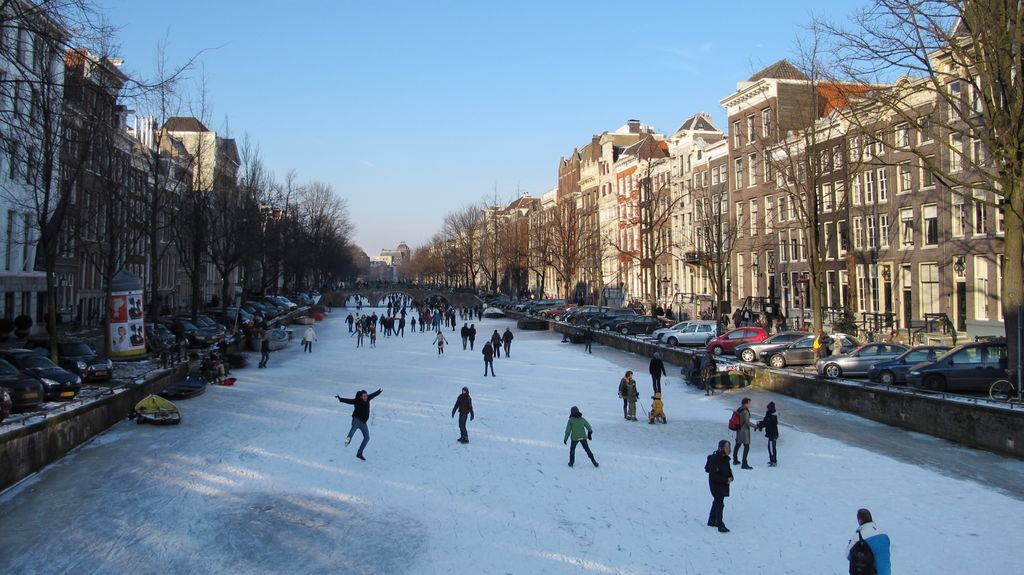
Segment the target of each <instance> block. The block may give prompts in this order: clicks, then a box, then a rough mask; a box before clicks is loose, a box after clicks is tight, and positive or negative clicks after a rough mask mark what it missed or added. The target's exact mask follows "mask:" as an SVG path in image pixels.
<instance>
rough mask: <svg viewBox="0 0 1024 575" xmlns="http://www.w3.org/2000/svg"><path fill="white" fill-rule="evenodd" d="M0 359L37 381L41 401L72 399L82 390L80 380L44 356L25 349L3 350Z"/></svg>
mask: <svg viewBox="0 0 1024 575" xmlns="http://www.w3.org/2000/svg"><path fill="white" fill-rule="evenodd" d="M0 359H3V360H4V361H6V362H7V363H9V364H11V365H13V366H14V367H15V368H17V369H19V370H21V372H22V373H25V374H26V375H30V376H32V377H34V378H36V379H38V380H39V381H40V382H41V383H42V384H43V392H44V397H43V399H44V400H46V401H51V400H57V399H74V397H75V396H76V395H78V392H79V391H81V390H82V378H81V377H78V376H77V375H75V374H73V373H71V372H70V371H67V370H66V369H63V368H61V367H60V366H58V365H57V364H55V363H53V362H52V361H50V358H48V357H46V356H45V355H42V354H39V353H36V352H34V351H29V350H27V349H5V350H2V351H0Z"/></svg>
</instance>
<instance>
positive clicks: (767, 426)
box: [757, 401, 779, 467]
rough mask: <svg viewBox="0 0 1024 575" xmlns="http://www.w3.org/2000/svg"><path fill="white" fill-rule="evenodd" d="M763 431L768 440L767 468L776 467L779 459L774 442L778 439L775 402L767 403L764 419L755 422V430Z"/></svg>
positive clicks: (777, 419) (777, 418)
mask: <svg viewBox="0 0 1024 575" xmlns="http://www.w3.org/2000/svg"><path fill="white" fill-rule="evenodd" d="M762 429H763V430H764V436H765V437H767V438H768V467H778V465H779V457H778V455H779V454H778V449H777V447H776V445H775V442H776V441H777V440H778V439H779V416H778V414H777V413H776V412H775V402H774V401H769V402H768V408H767V409H766V410H765V414H764V419H762V420H761V421H758V422H757V430H758V431H761V430H762Z"/></svg>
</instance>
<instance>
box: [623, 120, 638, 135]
mask: <svg viewBox="0 0 1024 575" xmlns="http://www.w3.org/2000/svg"><path fill="white" fill-rule="evenodd" d="M626 125H627V126H629V133H630V134H639V133H640V120H630V121H628V122H626Z"/></svg>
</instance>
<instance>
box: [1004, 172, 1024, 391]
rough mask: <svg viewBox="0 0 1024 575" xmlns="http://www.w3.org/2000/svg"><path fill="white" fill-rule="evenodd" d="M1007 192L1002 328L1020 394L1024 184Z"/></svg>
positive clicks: (1011, 185)
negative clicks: (1004, 331)
mask: <svg viewBox="0 0 1024 575" xmlns="http://www.w3.org/2000/svg"><path fill="white" fill-rule="evenodd" d="M1004 189H1006V190H1007V194H1006V207H1005V208H1004V218H1005V220H1004V224H1005V225H1004V226H1003V229H1004V230H1006V240H1005V242H1004V243H1003V293H1002V303H1003V322H1004V323H1003V325H1004V328H1005V330H1006V346H1007V351H1008V361H1007V367H1008V368H1009V369H1012V370H1016V375H1017V389H1018V390H1021V389H1022V388H1021V385H1022V384H1024V377H1022V375H1024V374H1022V373H1021V372H1020V369H1018V368H1019V366H1020V364H1021V356H1020V346H1021V335H1022V334H1021V329H1020V320H1021V318H1020V312H1021V306H1024V274H1022V272H1021V266H1022V264H1024V253H1022V252H1024V250H1022V248H1024V231H1022V228H1021V225H1022V224H1024V222H1022V219H1021V214H1024V184H1022V182H1021V180H1016V181H1012V182H1007V186H1006V187H1005V188H1004ZM1018 397H1019V396H1018Z"/></svg>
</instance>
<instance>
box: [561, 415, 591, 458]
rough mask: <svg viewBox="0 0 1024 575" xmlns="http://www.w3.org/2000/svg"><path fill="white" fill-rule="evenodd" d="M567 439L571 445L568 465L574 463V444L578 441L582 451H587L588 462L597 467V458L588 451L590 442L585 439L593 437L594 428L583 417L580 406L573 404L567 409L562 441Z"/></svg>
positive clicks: (565, 441)
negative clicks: (570, 441)
mask: <svg viewBox="0 0 1024 575" xmlns="http://www.w3.org/2000/svg"><path fill="white" fill-rule="evenodd" d="M569 439H572V445H571V446H570V447H569V467H572V466H573V464H574V463H576V445H577V444H580V443H582V444H583V451H586V452H587V457H589V458H590V462H591V463H593V464H594V467H598V465H597V459H594V453H593V452H592V451H590V444H589V443H587V440H589V439H594V430H593V428H591V427H590V424H589V423H587V420H586V419H583V413H582V412H581V411H580V408H578V407H576V406H575V405H574V406H572V409H570V410H569V422H568V423H567V424H565V439H564V440H563V441H562V443H569Z"/></svg>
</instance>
